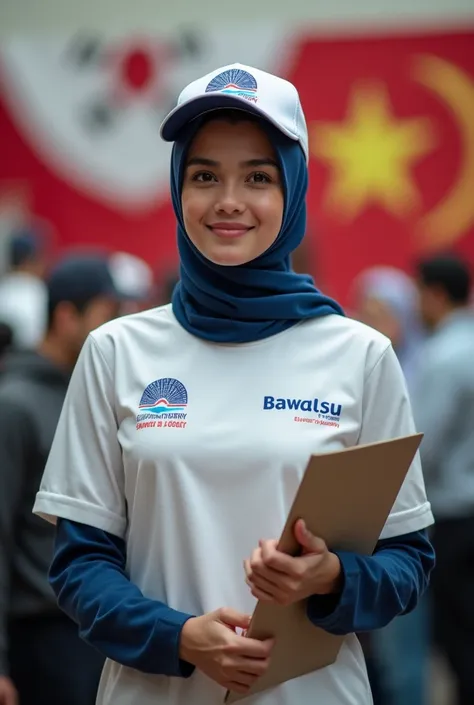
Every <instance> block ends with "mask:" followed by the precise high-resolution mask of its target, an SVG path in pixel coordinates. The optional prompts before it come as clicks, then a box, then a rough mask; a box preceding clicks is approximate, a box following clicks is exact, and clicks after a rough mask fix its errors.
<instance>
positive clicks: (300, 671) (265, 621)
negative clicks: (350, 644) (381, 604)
mask: <svg viewBox="0 0 474 705" xmlns="http://www.w3.org/2000/svg"><path fill="white" fill-rule="evenodd" d="M422 438H423V434H415V435H412V436H405V437H401V438H396V439H393V440H389V441H382V442H378V443H370V444H367V445H360V446H354V447H353V448H348V449H345V450H342V451H332V452H328V453H324V454H318V455H312V456H311V458H310V460H309V462H308V465H307V468H306V470H305V474H304V476H303V479H302V481H301V483H300V486H299V488H298V491H297V493H296V496H295V499H294V502H293V505H292V507H291V510H290V512H289V515H288V518H287V521H286V524H285V527H284V529H283V532H282V534H281V537H280V540H279V544H278V548H279V550H280V551H283V552H284V553H288V554H291V555H296V553H297V551H298V543H297V541H296V539H295V538H294V535H293V526H294V524H295V522H296V520H297V519H299V518H303V519H304V520H305V522H306V525H307V527H308V529H309V530H310V531H311V532H312V533H313V534H314V535H315V536H319V537H321V538H323V539H324V540H325V541H326V543H327V544H328V546H329V547H330V548H332V549H333V550H336V549H337V550H347V551H355V552H357V553H362V554H366V555H371V554H372V553H373V551H374V548H375V546H376V544H377V542H378V540H379V537H380V534H381V532H382V529H383V527H384V525H385V522H386V520H387V518H388V516H389V514H390V510H391V509H392V506H393V505H394V503H395V500H396V498H397V495H398V493H399V491H400V489H401V486H402V484H403V481H404V479H405V476H406V474H407V472H408V470H409V468H410V466H411V464H412V462H413V459H414V457H415V455H416V453H417V451H418V448H419V446H420V443H421V440H422ZM306 603H307V601H306V600H304V601H302V602H299V603H296V604H294V605H290V606H287V607H282V606H280V605H274V604H269V603H265V602H258V603H257V605H256V608H255V610H254V613H253V615H252V620H251V623H250V626H249V629H248V631H247V636H249V637H252V638H254V639H267V638H269V637H274V638H275V640H276V641H275V646H274V647H273V652H272V660H271V664H270V667H269V669H268V671H267V672H266V673H265V675H264V676H262V677H261V678H259V680H258V681H257V682H256V683H255V684H254V686H253V687H252V688H251V689H250V690H249V691H248V692H247V693H246V694H245V695H241V694H239V693H232V692H230V691H227V694H226V696H225V699H224V702H225V703H229V704H231V703H235V702H238V701H239V700H243V699H245V698H248V697H250V696H251V695H255V694H256V693H260V692H262V691H264V690H267V689H269V688H272V687H274V686H276V685H279V684H281V683H284V682H286V681H288V680H292V679H293V678H298V677H300V676H303V675H305V674H306V673H310V672H312V671H316V670H319V669H320V668H324V667H326V666H329V665H330V664H332V663H334V662H335V661H336V659H337V656H338V654H339V651H340V649H341V646H342V644H343V643H344V639H345V637H343V636H335V635H333V634H329V633H328V632H325V631H323V630H322V629H319V628H318V627H315V626H314V625H313V624H312V623H311V622H310V621H309V619H308V618H307V616H306Z"/></svg>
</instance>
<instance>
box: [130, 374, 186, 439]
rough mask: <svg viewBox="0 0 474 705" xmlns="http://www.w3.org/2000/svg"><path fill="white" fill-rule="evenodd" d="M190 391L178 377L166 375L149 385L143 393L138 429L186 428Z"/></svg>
mask: <svg viewBox="0 0 474 705" xmlns="http://www.w3.org/2000/svg"><path fill="white" fill-rule="evenodd" d="M187 408H188V393H187V391H186V387H185V386H184V384H183V383H182V382H180V381H179V380H178V379H173V378H171V377H164V378H163V379H157V380H156V381H155V382H152V383H151V384H149V385H148V387H147V388H146V389H145V391H144V392H143V394H142V398H141V399H140V405H139V413H138V415H137V430H138V431H140V430H142V429H144V428H186V423H187V421H186V419H187Z"/></svg>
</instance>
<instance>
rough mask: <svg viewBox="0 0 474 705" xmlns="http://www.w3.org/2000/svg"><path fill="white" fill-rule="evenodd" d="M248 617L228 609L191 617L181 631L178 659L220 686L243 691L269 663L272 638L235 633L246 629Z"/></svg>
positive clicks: (245, 690) (248, 687)
mask: <svg viewBox="0 0 474 705" xmlns="http://www.w3.org/2000/svg"><path fill="white" fill-rule="evenodd" d="M249 624H250V616H248V615H243V614H240V613H238V612H236V611H235V610H232V609H229V608H222V609H219V610H216V611H215V612H210V613H209V614H205V615H203V616H202V617H192V618H191V619H188V621H187V622H185V624H184V626H183V629H182V631H181V641H180V653H179V655H180V658H181V659H183V660H184V661H187V662H188V663H191V664H192V665H193V666H196V668H198V669H199V670H200V671H202V672H203V673H205V674H206V676H208V677H209V678H212V680H214V681H216V683H219V685H221V686H222V687H224V688H226V689H228V690H233V691H235V692H236V693H246V692H247V691H248V690H249V689H250V687H251V686H252V685H253V684H254V683H255V681H256V680H257V679H258V678H259V676H262V675H263V674H264V673H265V671H266V670H267V668H268V666H269V664H270V652H271V650H272V646H273V640H272V639H267V640H266V641H259V640H257V639H249V638H247V637H244V636H240V635H239V634H237V633H236V631H235V629H236V627H240V628H242V629H244V630H246V629H248V626H249Z"/></svg>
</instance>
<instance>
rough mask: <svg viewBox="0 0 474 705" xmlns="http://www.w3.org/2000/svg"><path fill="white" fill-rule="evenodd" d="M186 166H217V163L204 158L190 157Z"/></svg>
mask: <svg viewBox="0 0 474 705" xmlns="http://www.w3.org/2000/svg"><path fill="white" fill-rule="evenodd" d="M186 166H187V167H188V166H219V162H216V161H214V160H213V159H206V157H192V158H191V159H190V160H189V161H188V163H187V164H186Z"/></svg>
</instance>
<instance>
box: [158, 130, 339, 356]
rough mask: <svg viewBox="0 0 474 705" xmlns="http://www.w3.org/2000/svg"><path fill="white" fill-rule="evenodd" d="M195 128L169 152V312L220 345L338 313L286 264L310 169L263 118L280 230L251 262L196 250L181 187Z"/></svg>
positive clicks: (297, 237)
mask: <svg viewBox="0 0 474 705" xmlns="http://www.w3.org/2000/svg"><path fill="white" fill-rule="evenodd" d="M199 126H200V121H195V122H193V123H191V124H190V125H189V126H188V127H187V128H186V129H185V130H183V133H182V135H181V136H180V139H179V141H177V142H175V144H174V146H173V152H172V157H171V195H172V201H173V207H174V211H175V214H176V217H177V220H178V250H179V254H180V281H179V283H178V284H177V286H176V288H175V290H174V292H173V297H172V307H173V313H174V315H175V317H176V318H177V320H178V321H179V323H180V324H181V325H182V326H183V328H185V329H186V330H187V331H188V332H189V333H191V334H193V335H195V336H197V337H199V338H203V339H205V340H209V341H214V342H218V343H247V342H252V341H256V340H261V339H263V338H267V337H269V336H271V335H274V334H276V333H279V332H281V331H284V330H286V329H287V328H289V327H291V326H293V325H294V324H295V323H298V322H299V321H302V320H304V319H307V318H315V317H318V316H325V315H328V314H340V315H343V311H342V309H341V308H340V306H339V305H338V304H337V303H336V302H335V301H333V300H332V299H330V298H328V297H327V296H324V295H323V294H322V293H321V292H320V291H318V289H317V288H316V287H315V285H314V283H313V280H312V278H311V277H310V276H309V275H304V274H297V273H296V272H294V271H293V270H292V269H291V264H290V255H291V252H293V250H295V249H296V247H297V246H298V245H299V244H300V242H301V241H302V239H303V237H304V234H305V229H306V203H305V196H306V190H307V186H308V172H307V167H306V163H305V159H304V155H303V152H302V150H301V148H300V146H299V145H298V144H297V143H295V142H292V141H291V140H289V139H288V138H285V137H284V136H283V135H281V134H280V133H279V132H278V131H277V130H275V129H274V128H272V126H271V125H269V124H268V125H267V124H266V123H264V122H262V127H263V129H264V130H265V131H266V132H267V134H268V135H269V138H270V140H271V143H272V144H273V146H274V149H275V151H276V154H277V157H278V160H279V163H280V168H281V175H282V181H283V187H284V201H285V206H284V214H283V222H282V227H281V230H280V233H279V235H278V237H277V239H276V240H275V242H274V243H273V244H272V245H271V247H270V248H269V249H268V250H267V251H266V252H264V253H263V254H262V255H260V256H259V257H258V258H256V259H255V260H252V261H251V262H248V263H247V264H244V265H239V266H234V267H232V266H222V265H218V264H214V263H213V262H210V261H209V260H208V259H206V258H205V257H204V255H202V254H201V253H200V252H199V250H198V249H197V248H196V247H195V246H194V244H193V243H192V242H191V240H190V239H189V237H188V235H187V234H186V229H185V227H184V221H183V211H182V206H181V189H182V183H183V176H184V170H185V166H186V155H187V152H188V149H189V146H190V143H191V141H192V139H193V137H194V135H195V134H196V132H197V130H198V128H199Z"/></svg>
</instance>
